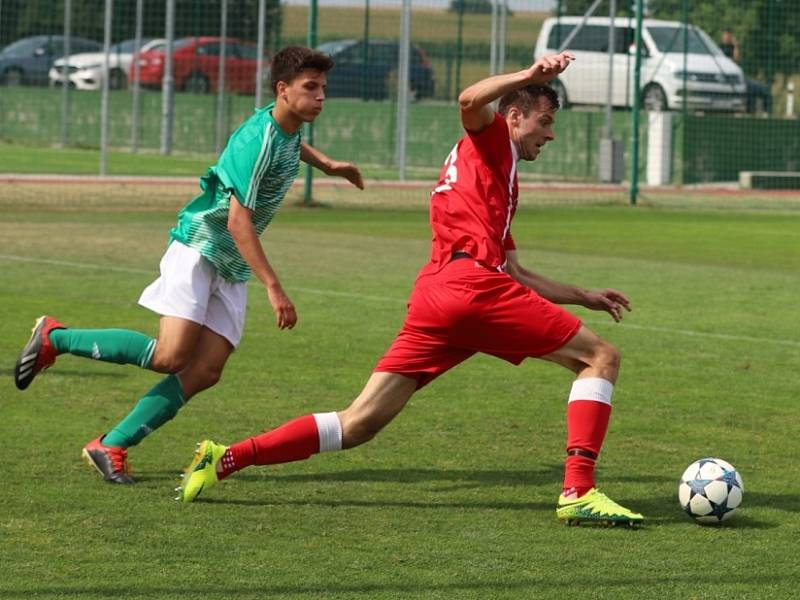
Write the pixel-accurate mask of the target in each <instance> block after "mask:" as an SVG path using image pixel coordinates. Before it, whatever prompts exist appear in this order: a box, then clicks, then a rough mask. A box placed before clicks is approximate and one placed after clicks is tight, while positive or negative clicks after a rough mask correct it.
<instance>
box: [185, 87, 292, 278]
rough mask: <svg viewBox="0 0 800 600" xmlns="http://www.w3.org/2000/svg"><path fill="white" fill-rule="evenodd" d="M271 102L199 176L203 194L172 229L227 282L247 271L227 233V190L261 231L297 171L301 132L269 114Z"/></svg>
mask: <svg viewBox="0 0 800 600" xmlns="http://www.w3.org/2000/svg"><path fill="white" fill-rule="evenodd" d="M274 106H275V104H274V103H272V104H270V105H269V106H266V107H264V108H261V109H258V110H256V112H255V114H254V115H253V116H252V117H250V118H249V119H247V120H246V121H245V122H244V123H242V125H241V126H240V127H239V128H238V129H237V130H236V131H235V132H234V133H233V135H231V138H230V139H229V140H228V144H227V146H225V150H224V151H223V152H222V154H221V155H220V157H219V160H218V161H217V164H216V165H214V166H213V167H211V168H210V169H209V170H208V171H207V172H206V174H205V175H203V177H201V178H200V188H201V189H202V190H203V193H201V194H200V195H199V196H197V197H196V198H195V199H194V200H192V201H191V202H190V203H189V204H187V205H186V206H184V207H183V209H181V211H180V213H178V223H177V225H176V226H175V227H173V228H172V230H171V231H170V239H171V240H177V241H179V242H181V243H183V244H185V245H187V246H189V247H190V248H194V249H195V250H197V251H198V252H200V254H202V255H203V256H205V257H206V258H207V259H208V260H209V261H211V263H212V264H213V265H214V266H215V267H216V268H217V271H218V272H219V274H220V275H221V276H222V277H224V278H225V279H228V280H229V281H247V280H248V279H249V278H250V274H251V271H250V266H249V265H248V264H247V263H246V262H245V260H244V259H243V258H242V255H241V254H240V253H239V249H238V248H237V247H236V243H235V242H234V241H233V238H232V237H231V234H230V232H229V231H228V210H229V208H230V203H231V201H232V200H231V194H233V195H235V196H236V199H238V201H239V203H240V204H241V205H242V206H244V207H246V208H249V209H250V210H252V211H253V226H254V227H255V230H256V233H257V234H258V235H261V234H262V233H263V231H264V229H265V228H266V227H267V225H268V224H269V222H270V221H272V217H274V216H275V213H276V212H277V210H278V207H279V206H280V204H281V202H282V201H283V198H284V197H285V196H286V192H287V191H288V190H289V187H290V186H291V185H292V182H293V181H294V180H295V178H296V177H297V173H298V171H299V170H300V131H299V130H298V131H297V132H296V133H294V134H292V135H289V134H287V133H285V132H283V131H282V130H281V128H280V127H279V126H278V124H277V123H276V122H275V119H274V118H273V117H272V109H273V107H274ZM233 201H234V202H235V201H236V200H233Z"/></svg>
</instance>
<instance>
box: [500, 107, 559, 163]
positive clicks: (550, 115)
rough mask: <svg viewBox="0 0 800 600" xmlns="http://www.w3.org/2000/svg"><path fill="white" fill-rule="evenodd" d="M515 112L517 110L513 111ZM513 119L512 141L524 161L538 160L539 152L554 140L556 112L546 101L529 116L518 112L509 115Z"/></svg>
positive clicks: (534, 108) (532, 110)
mask: <svg viewBox="0 0 800 600" xmlns="http://www.w3.org/2000/svg"><path fill="white" fill-rule="evenodd" d="M512 110H515V109H512ZM509 116H510V117H511V119H510V123H511V139H513V140H514V142H515V143H516V146H517V151H518V152H519V157H520V159H522V160H528V161H530V160H536V158H537V157H538V156H539V152H541V150H542V146H544V145H545V144H546V143H547V142H549V141H551V140H554V139H555V137H556V135H555V133H554V132H553V125H554V124H555V122H556V111H555V109H554V108H553V107H552V106H550V103H549V102H547V101H546V100H542V101H540V102H539V104H538V105H536V106H534V107H533V108H532V109H531V111H530V112H529V113H528V115H527V116H522V113H521V112H519V111H516V114H511V113H509Z"/></svg>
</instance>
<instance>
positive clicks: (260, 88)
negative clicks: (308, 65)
mask: <svg viewBox="0 0 800 600" xmlns="http://www.w3.org/2000/svg"><path fill="white" fill-rule="evenodd" d="M266 19H267V0H258V42H257V47H258V50H257V52H258V57H257V58H256V108H261V105H262V104H263V103H262V101H261V98H262V96H263V93H264V81H263V80H264V76H263V74H264V28H265V27H266V25H265V22H266Z"/></svg>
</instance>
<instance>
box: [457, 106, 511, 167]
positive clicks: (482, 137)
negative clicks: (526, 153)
mask: <svg viewBox="0 0 800 600" xmlns="http://www.w3.org/2000/svg"><path fill="white" fill-rule="evenodd" d="M467 135H468V136H469V137H470V139H471V140H472V142H473V144H474V146H475V149H476V150H477V151H478V153H479V154H480V155H481V158H482V159H483V160H484V161H485V162H486V163H491V164H501V163H503V162H504V160H507V159H508V155H509V154H510V153H511V145H510V143H509V141H510V138H509V137H508V126H507V125H506V120H505V119H504V118H503V117H502V116H501V115H500V114H499V113H494V121H492V123H491V124H490V125H488V126H486V127H484V128H483V129H481V130H480V131H478V132H473V131H469V130H467Z"/></svg>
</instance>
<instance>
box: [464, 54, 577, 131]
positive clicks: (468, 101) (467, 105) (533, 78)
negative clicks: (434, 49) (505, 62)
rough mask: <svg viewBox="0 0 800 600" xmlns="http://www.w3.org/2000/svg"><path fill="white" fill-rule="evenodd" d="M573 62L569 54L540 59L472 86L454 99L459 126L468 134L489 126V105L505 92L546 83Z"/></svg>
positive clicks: (492, 114) (552, 55) (571, 55)
mask: <svg viewBox="0 0 800 600" xmlns="http://www.w3.org/2000/svg"><path fill="white" fill-rule="evenodd" d="M573 60H575V55H574V54H572V53H571V52H562V53H561V54H548V55H546V56H542V57H541V58H540V59H538V60H537V61H536V62H534V63H533V64H532V65H531V66H530V67H528V68H527V69H523V70H522V71H516V72H514V73H506V74H505V75H495V76H494V77H488V78H487V79H482V80H481V81H479V82H477V83H473V84H472V85H471V86H469V87H468V88H466V89H465V90H464V91H463V92H461V94H460V95H459V96H458V103H459V105H460V107H461V123H462V124H463V125H464V128H465V129H467V130H469V131H480V130H481V129H483V128H484V127H487V126H488V125H490V124H491V123H492V120H493V119H494V110H492V108H491V106H489V105H490V104H491V103H492V102H494V101H495V100H497V99H498V98H500V97H501V96H504V95H506V94H507V93H509V92H513V91H514V90H518V89H520V88H523V87H525V86H527V85H532V84H539V85H543V84H546V83H550V82H551V81H552V80H553V79H555V78H556V77H557V76H558V74H559V73H562V72H563V71H564V69H566V68H567V67H568V66H569V63H570V61H573Z"/></svg>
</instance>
